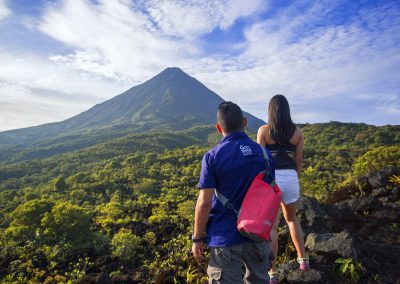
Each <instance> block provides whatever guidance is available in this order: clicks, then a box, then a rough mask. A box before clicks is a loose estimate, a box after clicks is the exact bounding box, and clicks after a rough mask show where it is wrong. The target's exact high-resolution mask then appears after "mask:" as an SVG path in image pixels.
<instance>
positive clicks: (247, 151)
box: [239, 145, 253, 156]
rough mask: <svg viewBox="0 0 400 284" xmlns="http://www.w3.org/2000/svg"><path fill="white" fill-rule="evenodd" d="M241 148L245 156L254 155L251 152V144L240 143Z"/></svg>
mask: <svg viewBox="0 0 400 284" xmlns="http://www.w3.org/2000/svg"><path fill="white" fill-rule="evenodd" d="M239 148H240V151H242V154H243V156H249V155H253V152H251V148H250V146H247V145H240V146H239Z"/></svg>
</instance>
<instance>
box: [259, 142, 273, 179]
mask: <svg viewBox="0 0 400 284" xmlns="http://www.w3.org/2000/svg"><path fill="white" fill-rule="evenodd" d="M260 148H261V151H262V153H263V156H264V163H265V168H266V170H265V174H267V175H269V178H270V179H271V185H272V186H274V185H276V182H275V177H274V175H273V174H272V173H271V170H270V166H271V164H270V159H269V156H268V153H267V150H265V147H264V146H262V145H260Z"/></svg>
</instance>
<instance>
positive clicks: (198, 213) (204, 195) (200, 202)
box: [192, 188, 214, 261]
mask: <svg viewBox="0 0 400 284" xmlns="http://www.w3.org/2000/svg"><path fill="white" fill-rule="evenodd" d="M213 194H214V189H212V188H207V189H201V190H200V193H199V198H198V199H197V204H196V210H195V214H194V232H193V238H195V239H200V238H202V237H204V232H205V231H206V225H207V222H208V217H209V215H210V211H211V206H212V196H213ZM192 253H193V256H194V257H195V258H196V259H197V260H198V261H202V260H204V247H203V242H194V243H193V245H192Z"/></svg>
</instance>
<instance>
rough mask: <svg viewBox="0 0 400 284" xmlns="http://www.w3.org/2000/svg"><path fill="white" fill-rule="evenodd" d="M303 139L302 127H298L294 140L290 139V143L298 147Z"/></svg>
mask: <svg viewBox="0 0 400 284" xmlns="http://www.w3.org/2000/svg"><path fill="white" fill-rule="evenodd" d="M302 139H303V131H302V130H301V128H300V127H298V126H296V129H295V131H294V133H293V137H292V139H290V143H292V144H293V145H297V144H298V143H299V142H300V140H302Z"/></svg>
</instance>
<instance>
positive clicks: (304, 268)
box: [297, 257, 310, 271]
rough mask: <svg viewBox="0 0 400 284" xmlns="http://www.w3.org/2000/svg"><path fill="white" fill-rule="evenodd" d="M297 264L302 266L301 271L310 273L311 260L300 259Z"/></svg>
mask: <svg viewBox="0 0 400 284" xmlns="http://www.w3.org/2000/svg"><path fill="white" fill-rule="evenodd" d="M297 262H298V263H299V264H300V270H302V271H309V270H310V260H309V259H308V257H306V258H298V259H297Z"/></svg>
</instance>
